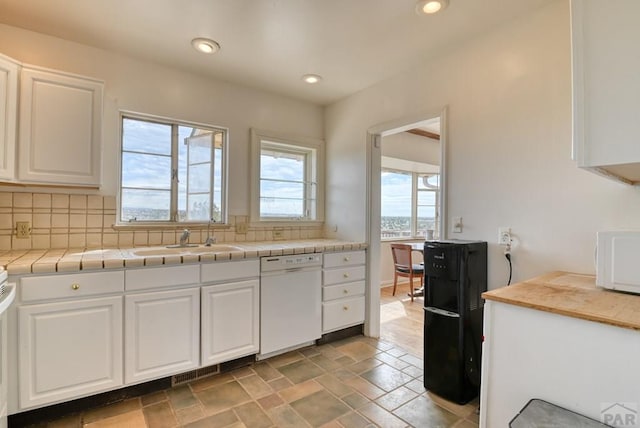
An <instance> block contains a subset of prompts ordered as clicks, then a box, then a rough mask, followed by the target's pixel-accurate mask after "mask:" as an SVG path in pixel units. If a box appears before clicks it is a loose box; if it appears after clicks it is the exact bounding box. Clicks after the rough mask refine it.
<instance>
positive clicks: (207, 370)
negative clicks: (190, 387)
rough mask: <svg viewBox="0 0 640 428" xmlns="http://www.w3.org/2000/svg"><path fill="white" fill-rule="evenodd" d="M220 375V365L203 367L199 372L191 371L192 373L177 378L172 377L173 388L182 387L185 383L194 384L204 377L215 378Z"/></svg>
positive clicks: (179, 375)
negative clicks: (193, 382) (214, 376)
mask: <svg viewBox="0 0 640 428" xmlns="http://www.w3.org/2000/svg"><path fill="white" fill-rule="evenodd" d="M219 373H220V364H216V365H215V366H209V367H203V368H201V369H197V370H191V371H190V372H186V373H180V374H178V375H175V376H171V386H172V387H173V386H176V385H182V384H183V383H187V382H192V381H194V380H197V379H202V378H203V377H207V376H213V375H216V374H219Z"/></svg>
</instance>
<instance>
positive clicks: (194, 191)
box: [178, 126, 222, 221]
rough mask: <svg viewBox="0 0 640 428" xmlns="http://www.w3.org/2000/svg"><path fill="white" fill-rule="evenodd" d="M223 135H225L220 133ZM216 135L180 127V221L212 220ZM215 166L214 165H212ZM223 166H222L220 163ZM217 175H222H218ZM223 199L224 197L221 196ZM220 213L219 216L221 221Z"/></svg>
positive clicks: (197, 129) (208, 131)
mask: <svg viewBox="0 0 640 428" xmlns="http://www.w3.org/2000/svg"><path fill="white" fill-rule="evenodd" d="M219 134H220V135H222V133H219ZM214 135H215V134H214V132H213V131H210V130H208V129H200V128H192V127H188V126H180V127H179V128H178V136H179V141H180V143H179V148H178V156H179V159H178V217H179V220H180V221H209V219H210V218H211V217H212V213H211V206H210V203H211V191H212V183H211V166H212V162H211V161H212V150H213V145H214ZM213 165H215V164H213ZM220 166H221V164H220ZM218 175H221V173H220V172H218ZM219 200H221V197H219ZM219 219H220V213H218V220H219Z"/></svg>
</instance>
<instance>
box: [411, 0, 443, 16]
mask: <svg viewBox="0 0 640 428" xmlns="http://www.w3.org/2000/svg"><path fill="white" fill-rule="evenodd" d="M447 6H449V0H420V1H419V2H418V4H417V5H416V12H417V13H418V14H420V15H422V14H427V15H430V14H433V13H437V12H440V11H441V10H444V9H446V8H447Z"/></svg>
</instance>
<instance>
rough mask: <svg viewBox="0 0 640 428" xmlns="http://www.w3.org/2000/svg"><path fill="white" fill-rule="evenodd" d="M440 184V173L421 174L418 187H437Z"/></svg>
mask: <svg viewBox="0 0 640 428" xmlns="http://www.w3.org/2000/svg"><path fill="white" fill-rule="evenodd" d="M439 186H440V175H438V174H435V175H434V174H419V175H418V189H436V188H438V187H439Z"/></svg>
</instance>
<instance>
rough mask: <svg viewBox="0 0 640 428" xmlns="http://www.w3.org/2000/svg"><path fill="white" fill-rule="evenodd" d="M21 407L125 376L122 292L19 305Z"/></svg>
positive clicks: (91, 390)
mask: <svg viewBox="0 0 640 428" xmlns="http://www.w3.org/2000/svg"><path fill="white" fill-rule="evenodd" d="M18 326H19V331H20V335H19V338H18V346H19V353H20V359H19V378H20V381H19V386H20V395H19V399H20V407H21V408H29V407H34V406H38V405H41V404H45V403H52V402H56V401H62V400H65V399H71V398H77V397H80V396H83V395H88V394H91V393H94V392H100V391H104V390H107V389H113V388H116V387H118V386H121V385H122V384H123V382H122V296H115V297H104V298H97V299H90V300H77V301H69V302H59V303H46V304H36V305H25V306H21V307H20V308H19V309H18Z"/></svg>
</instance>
